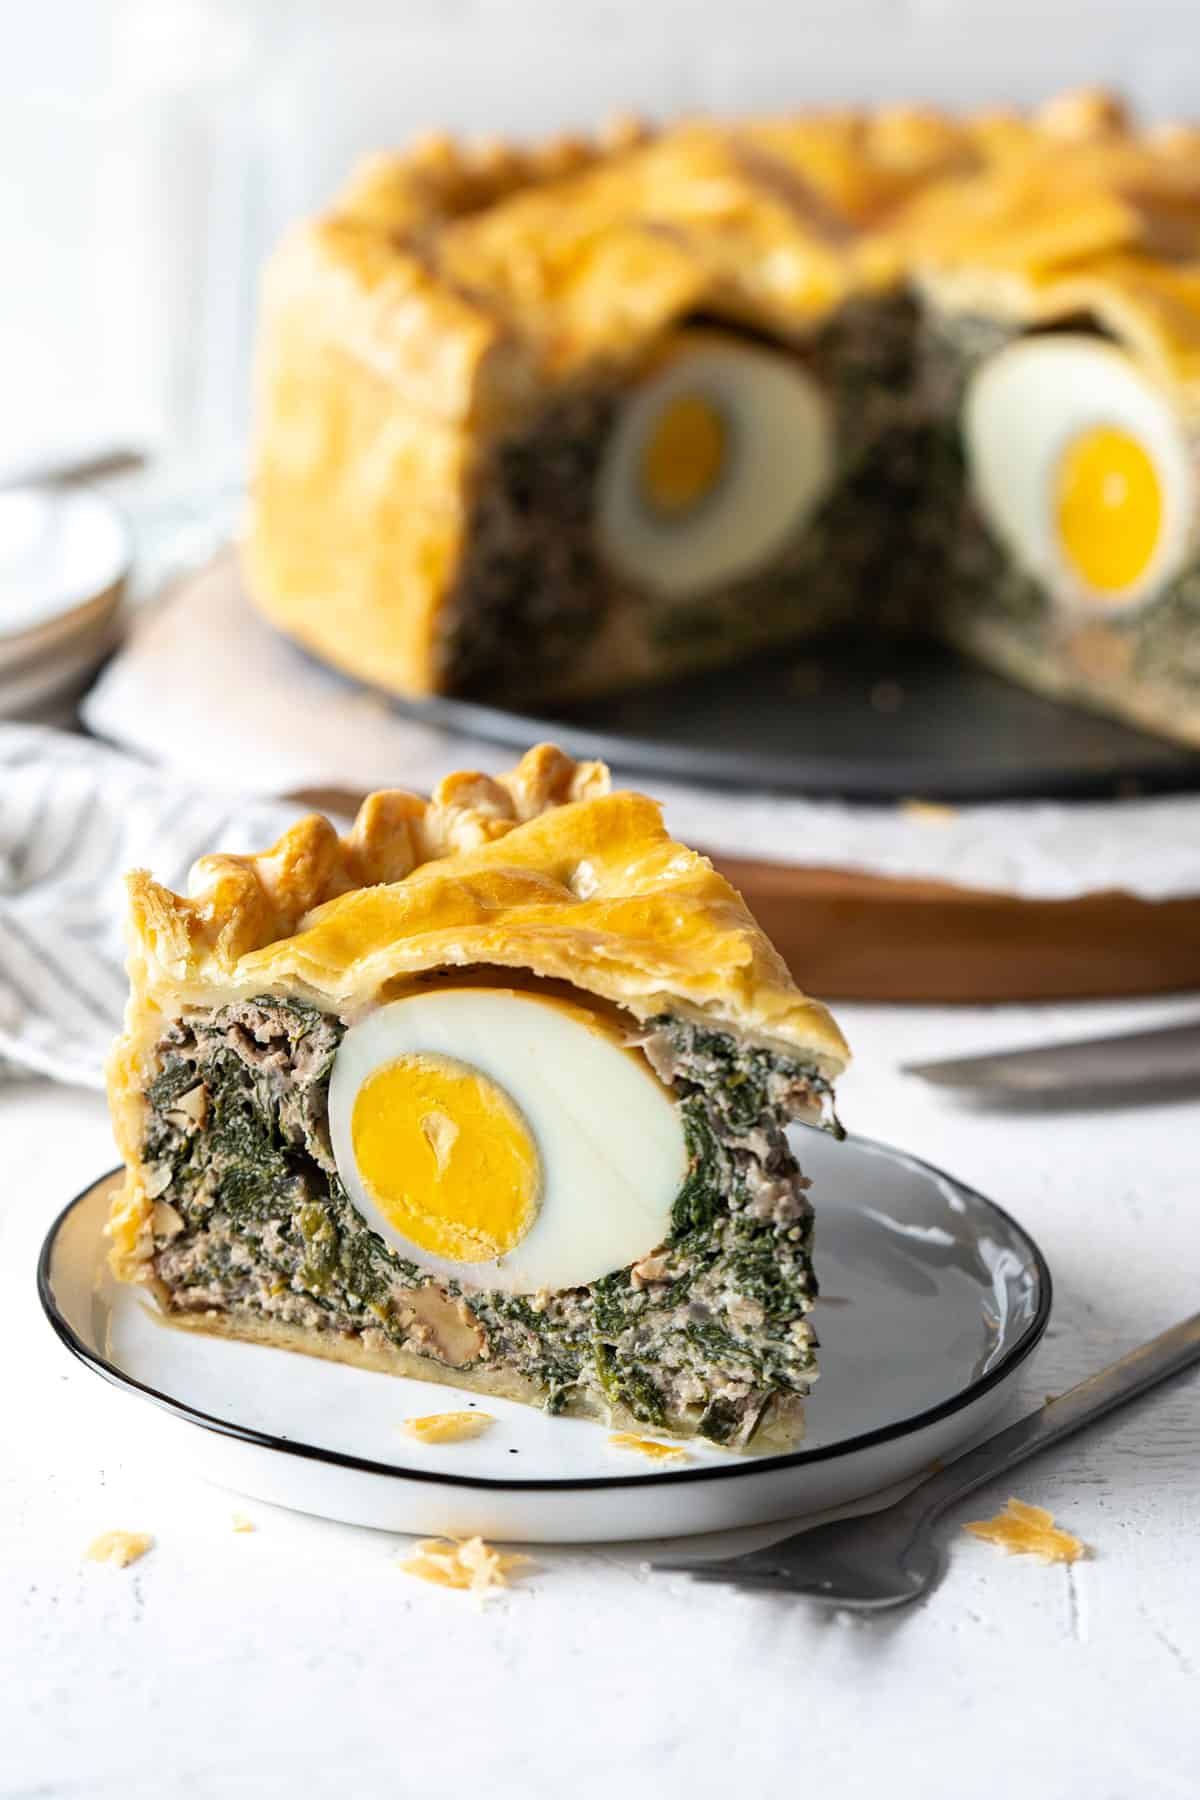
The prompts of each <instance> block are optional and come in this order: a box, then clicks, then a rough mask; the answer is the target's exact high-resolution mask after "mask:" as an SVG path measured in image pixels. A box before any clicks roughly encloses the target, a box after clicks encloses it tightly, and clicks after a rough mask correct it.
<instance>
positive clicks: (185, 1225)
mask: <svg viewBox="0 0 1200 1800" xmlns="http://www.w3.org/2000/svg"><path fill="white" fill-rule="evenodd" d="M129 894H130V932H129V938H130V977H131V989H132V991H131V997H130V1003H129V1008H128V1012H127V1015H126V1026H125V1031H124V1034H123V1035H122V1037H121V1038H120V1039H119V1040H118V1043H117V1044H116V1046H115V1048H114V1051H113V1055H112V1058H111V1062H110V1066H109V1096H110V1102H111V1106H112V1111H113V1118H114V1123H115V1127H116V1133H117V1139H118V1143H119V1145H120V1148H121V1152H122V1154H123V1156H124V1159H125V1164H126V1177H125V1183H124V1187H123V1189H122V1191H121V1192H120V1194H119V1196H118V1198H117V1199H116V1201H115V1202H114V1205H113V1209H112V1216H111V1219H110V1223H109V1231H110V1234H111V1237H112V1243H113V1248H112V1262H113V1266H114V1268H115V1270H116V1273H117V1274H118V1275H119V1276H120V1277H122V1278H123V1279H125V1280H127V1281H136V1282H141V1283H144V1284H145V1285H146V1286H147V1287H148V1289H149V1290H150V1292H151V1293H152V1294H153V1295H154V1297H155V1298H156V1300H157V1302H158V1305H159V1306H160V1308H161V1309H162V1311H163V1313H164V1314H165V1316H166V1317H167V1318H168V1319H169V1320H170V1321H172V1322H174V1323H175V1324H178V1325H181V1326H185V1327H192V1328H194V1329H196V1330H199V1331H207V1332H215V1333H219V1334H222V1335H225V1336H231V1337H237V1338H248V1339H252V1340H255V1341H257V1342H260V1343H265V1344H272V1345H279V1346H282V1347H284V1348H289V1349H294V1350H302V1351H307V1352H309V1353H310V1354H312V1355H315V1356H324V1357H330V1358H334V1359H337V1360H340V1361H345V1362H351V1363H356V1364H358V1365H360V1366H363V1367H367V1368H372V1369H380V1370H388V1371H394V1372H397V1373H401V1374H408V1375H416V1376H423V1377H426V1378H428V1379H429V1380H433V1381H441V1382H448V1383H452V1384H453V1385H455V1386H458V1387H465V1388H469V1389H475V1390H478V1391H480V1392H483V1393H488V1394H499V1395H503V1396H507V1397H509V1398H514V1399H519V1400H526V1401H530V1402H532V1403H535V1404H538V1405H541V1406H544V1407H546V1408H547V1409H549V1410H550V1411H551V1412H562V1411H566V1412H572V1413H578V1414H584V1415H592V1416H600V1417H604V1418H607V1419H610V1420H612V1421H613V1422H614V1423H616V1424H620V1425H625V1426H637V1427H646V1426H649V1427H651V1428H653V1429H654V1430H658V1431H670V1432H674V1433H678V1434H682V1435H696V1434H698V1435H700V1436H702V1437H705V1438H708V1439H710V1440H712V1441H714V1442H718V1443H722V1444H728V1445H730V1446H732V1447H735V1448H742V1447H747V1446H751V1447H754V1448H767V1447H774V1448H778V1447H783V1446H786V1445H788V1444H791V1443H794V1442H795V1440H796V1438H797V1436H798V1434H799V1432H800V1429H801V1424H802V1410H803V1406H802V1403H803V1396H804V1394H805V1392H806V1391H807V1389H808V1387H809V1384H810V1382H811V1381H812V1379H813V1377H814V1373H815V1355H814V1337H813V1332H812V1329H811V1325H810V1323H809V1319H808V1313H809V1310H810V1308H811V1306H812V1302H813V1299H814V1297H815V1293H816V1284H815V1281H814V1277H813V1270H812V1262H811V1236H812V1207H811V1204H810V1201H809V1196H808V1187H809V1183H808V1181H807V1180H806V1179H805V1177H804V1175H803V1173H802V1171H801V1167H800V1164H799V1163H798V1162H797V1151H796V1148H795V1145H794V1142H793V1141H792V1140H789V1138H788V1136H787V1135H786V1128H787V1127H788V1125H789V1124H791V1123H792V1122H793V1121H807V1122H809V1123H815V1124H822V1123H824V1124H827V1125H829V1126H831V1127H834V1128H835V1127H836V1121H835V1120H834V1117H833V1113H832V1103H831V1093H832V1082H833V1080H834V1078H835V1077H836V1076H837V1074H838V1073H839V1072H840V1070H841V1069H842V1068H843V1066H844V1064H845V1061H846V1057H847V1051H846V1047H845V1044H844V1043H843V1041H842V1038H841V1036H840V1034H839V1032H838V1029H837V1027H836V1025H835V1024H834V1022H833V1020H832V1019H831V1018H830V1016H829V1014H828V1013H827V1012H826V1010H825V1008H824V1007H823V1006H821V1005H820V1004H819V1003H818V1002H816V1001H814V1000H810V999H807V998H806V997H805V996H804V995H803V994H802V993H800V992H799V990H798V989H797V988H796V986H795V985H794V983H793V982H792V981H791V979H790V977H789V975H788V973H787V970H786V968H785V967H784V965H783V963H782V961H781V959H780V958H779V956H778V955H777V954H776V952H775V951H774V950H773V949H772V947H771V945H770V944H769V943H768V941H767V940H766V938H765V937H764V936H763V933H762V932H761V930H760V929H759V928H758V926H757V925H756V924H755V922H754V920H753V919H752V917H751V916H750V914H749V913H748V912H747V910H746V907H745V905H744V904H743V902H742V901H741V899H740V897H739V896H738V894H737V893H736V892H735V891H734V889H733V888H731V887H730V886H729V884H728V883H727V882H726V881H725V880H724V879H723V877H722V876H720V875H718V874H717V873H716V871H715V870H714V869H713V868H712V866H711V864H710V863H708V862H707V861H706V860H705V858H704V857H702V856H699V855H697V854H696V853H695V852H694V851H691V850H688V849H686V848H685V847H684V846H683V845H682V844H679V843H675V842H673V841H672V839H671V838H670V837H669V836H668V835H667V833H666V831H665V829H664V827H663V823H662V819H661V815H660V813H659V809H658V807H657V806H656V805H655V803H654V802H653V801H651V800H648V799H646V798H644V797H643V796H642V795H639V794H633V793H612V792H610V791H609V781H608V773H607V770H606V769H605V768H604V767H603V765H601V764H599V763H581V764H576V763H573V762H572V761H570V760H569V759H568V758H567V757H565V756H564V755H562V754H561V752H559V751H557V750H554V749H552V748H551V747H550V746H548V745H542V746H541V747H540V748H538V749H536V750H532V751H530V752H529V754H528V755H527V756H525V757H524V758H523V759H522V761H521V763H520V764H519V765H518V767H517V768H516V769H514V770H513V771H512V772H511V774H509V775H506V776H502V777H501V778H500V779H499V780H492V779H489V778H487V777H485V776H482V775H475V774H465V773H464V774H460V775H454V776H450V777H449V778H448V779H447V780H446V781H444V782H443V783H442V784H441V786H440V787H439V788H438V790H437V791H436V793H435V794H434V795H433V798H432V799H431V800H429V801H425V800H422V799H420V798H418V797H417V796H416V795H414V794H409V793H404V792H399V791H397V792H386V793H378V794H374V795H372V796H371V798H370V799H368V800H367V801H366V803H365V804H364V806H363V808H362V810H361V812H360V813H359V815H358V819H357V822H356V824H355V826H354V829H353V831H352V832H351V833H350V834H349V835H348V836H346V837H339V836H338V833H337V832H336V830H335V829H334V827H333V826H332V825H331V824H330V823H329V822H328V820H326V819H323V818H319V817H312V818H309V819H306V820H304V821H303V822H302V823H300V824H298V825H296V826H294V827H293V828H292V829H291V830H290V831H288V832H287V833H286V834H285V836H284V837H283V838H281V839H280V841H279V843H277V844H276V845H275V846H274V848H273V849H271V850H269V851H267V852H265V853H264V854H263V855H261V856H247V857H238V856H210V857H206V858H203V859H202V860H201V861H200V863H199V864H198V865H197V867H196V869H195V871H194V872H193V877H192V882H191V891H190V894H189V896H188V897H183V896H180V895H178V894H174V893H171V892H169V891H168V890H167V889H165V888H163V887H161V886H160V885H159V884H158V883H157V882H155V881H153V880H152V879H151V878H150V876H148V875H147V874H145V873H144V872H140V873H135V874H134V875H132V876H131V877H130V879H129ZM801 1154H802V1153H801Z"/></svg>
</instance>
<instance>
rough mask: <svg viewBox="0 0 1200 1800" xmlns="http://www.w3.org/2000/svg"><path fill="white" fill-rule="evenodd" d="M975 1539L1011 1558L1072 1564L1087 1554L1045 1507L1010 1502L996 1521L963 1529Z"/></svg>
mask: <svg viewBox="0 0 1200 1800" xmlns="http://www.w3.org/2000/svg"><path fill="white" fill-rule="evenodd" d="M963 1530H964V1531H969V1532H970V1533H971V1535H972V1537H977V1538H983V1539H984V1540H985V1542H987V1543H989V1544H995V1545H996V1546H997V1548H999V1549H1001V1550H1007V1551H1008V1553H1009V1555H1010V1556H1037V1557H1040V1558H1041V1560H1042V1561H1043V1562H1047V1563H1056V1562H1057V1563H1073V1562H1078V1561H1079V1559H1080V1557H1083V1556H1086V1555H1087V1547H1086V1545H1084V1544H1082V1543H1081V1542H1080V1540H1079V1539H1078V1538H1077V1537H1072V1536H1071V1533H1070V1532H1069V1531H1063V1530H1062V1529H1061V1528H1060V1527H1059V1526H1057V1525H1056V1524H1055V1523H1054V1514H1053V1513H1051V1512H1047V1511H1046V1508H1045V1507H1044V1506H1028V1505H1026V1503H1025V1501H1024V1500H1009V1501H1008V1503H1007V1504H1006V1506H1005V1508H1004V1511H1003V1512H1002V1513H998V1514H997V1515H996V1517H995V1518H994V1519H972V1520H971V1521H970V1522H969V1523H968V1524H966V1525H964V1526H963Z"/></svg>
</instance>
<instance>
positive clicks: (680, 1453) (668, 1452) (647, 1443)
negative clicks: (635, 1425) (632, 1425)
mask: <svg viewBox="0 0 1200 1800" xmlns="http://www.w3.org/2000/svg"><path fill="white" fill-rule="evenodd" d="M608 1441H609V1443H610V1444H611V1445H612V1446H613V1448H614V1449H615V1450H634V1451H636V1452H637V1454H638V1455H639V1456H644V1457H646V1459H647V1460H648V1461H649V1462H691V1460H692V1459H691V1457H690V1456H689V1455H688V1453H687V1451H686V1450H684V1449H681V1447H680V1446H679V1445H678V1444H660V1443H657V1442H656V1441H655V1439H654V1438H644V1437H636V1436H635V1435H634V1433H633V1432H632V1431H614V1432H613V1434H612V1436H611V1437H610V1438H609V1440H608Z"/></svg>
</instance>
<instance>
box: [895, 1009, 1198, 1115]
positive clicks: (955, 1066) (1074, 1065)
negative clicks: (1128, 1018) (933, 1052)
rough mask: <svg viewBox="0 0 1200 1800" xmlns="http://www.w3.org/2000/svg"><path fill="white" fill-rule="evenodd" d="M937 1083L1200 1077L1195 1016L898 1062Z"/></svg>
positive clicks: (973, 1087) (1040, 1086) (1127, 1083)
mask: <svg viewBox="0 0 1200 1800" xmlns="http://www.w3.org/2000/svg"><path fill="white" fill-rule="evenodd" d="M902 1068H903V1071H904V1073H905V1074H906V1075H918V1076H920V1078H921V1080H922V1081H929V1082H932V1083H933V1084H934V1085H935V1086H937V1087H944V1088H956V1089H958V1090H960V1091H962V1092H975V1093H979V1094H997V1095H1005V1094H1008V1095H1012V1096H1022V1095H1025V1096H1036V1095H1039V1094H1065V1093H1085V1092H1096V1091H1101V1092H1103V1091H1111V1090H1114V1089H1118V1088H1119V1089H1128V1088H1130V1087H1159V1086H1176V1087H1177V1086H1179V1085H1180V1084H1181V1083H1186V1082H1193V1081H1194V1082H1197V1083H1200V1020H1192V1021H1191V1022H1189V1023H1186V1024H1183V1025H1167V1026H1162V1027H1159V1028H1157V1029H1155V1030H1153V1031H1131V1032H1126V1033H1123V1034H1122V1035H1121V1036H1119V1037H1103V1038H1075V1039H1072V1040H1071V1041H1070V1042H1068V1043H1060V1044H1036V1045H1034V1044H1030V1045H1028V1046H1027V1047H1024V1048H1022V1049H1019V1050H1002V1051H997V1052H996V1053H995V1054H992V1055H982V1056H954V1057H950V1058H948V1059H947V1060H945V1061H942V1062H918V1063H904V1064H903V1065H902Z"/></svg>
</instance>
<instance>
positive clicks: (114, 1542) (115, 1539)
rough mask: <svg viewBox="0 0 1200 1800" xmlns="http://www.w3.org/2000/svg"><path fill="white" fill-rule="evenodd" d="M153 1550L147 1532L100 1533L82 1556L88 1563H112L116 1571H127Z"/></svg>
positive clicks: (150, 1538)
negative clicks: (148, 1551)
mask: <svg viewBox="0 0 1200 1800" xmlns="http://www.w3.org/2000/svg"><path fill="white" fill-rule="evenodd" d="M153 1548H154V1539H153V1537H152V1536H151V1535H150V1533H149V1532H148V1531H102V1532H101V1533H100V1536H99V1537H98V1538H93V1539H92V1541H91V1543H90V1544H89V1545H88V1547H87V1549H86V1551H85V1552H84V1555H85V1556H86V1558H87V1560H88V1562H106V1563H113V1564H114V1565H115V1566H116V1567H117V1568H118V1569H127V1568H128V1567H129V1565H130V1563H135V1562H137V1561H138V1559H139V1557H142V1556H145V1554H146V1552H147V1550H152V1549H153Z"/></svg>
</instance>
